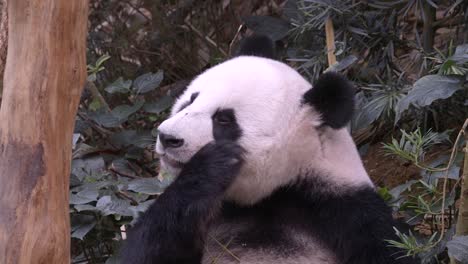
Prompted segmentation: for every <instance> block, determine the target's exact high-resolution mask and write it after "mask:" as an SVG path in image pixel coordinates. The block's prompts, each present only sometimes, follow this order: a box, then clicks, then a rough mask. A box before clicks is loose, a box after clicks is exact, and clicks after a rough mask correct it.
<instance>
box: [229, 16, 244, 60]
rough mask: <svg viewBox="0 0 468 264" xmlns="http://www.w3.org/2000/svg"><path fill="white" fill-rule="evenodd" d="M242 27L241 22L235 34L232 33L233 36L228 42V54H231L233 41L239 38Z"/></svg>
mask: <svg viewBox="0 0 468 264" xmlns="http://www.w3.org/2000/svg"><path fill="white" fill-rule="evenodd" d="M243 28H244V24H241V25H240V26H239V27H238V28H237V32H236V34H235V35H234V37H233V38H232V40H231V42H229V51H228V52H229V55H230V56H232V46H233V45H234V43H235V42H236V40H237V39H238V38H239V35H240V33H241V31H242V29H243Z"/></svg>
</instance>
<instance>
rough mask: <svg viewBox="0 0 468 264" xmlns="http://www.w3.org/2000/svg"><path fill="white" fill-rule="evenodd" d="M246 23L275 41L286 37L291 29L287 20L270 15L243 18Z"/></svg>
mask: <svg viewBox="0 0 468 264" xmlns="http://www.w3.org/2000/svg"><path fill="white" fill-rule="evenodd" d="M243 20H244V23H245V25H246V26H247V27H248V28H250V29H252V30H253V31H255V33H257V34H261V35H266V36H269V37H270V38H271V39H272V40H273V41H277V40H281V39H283V38H284V37H286V36H287V35H288V33H289V30H290V29H291V27H290V25H289V23H288V22H287V21H285V20H282V19H279V18H276V17H270V16H249V17H246V18H244V19H243Z"/></svg>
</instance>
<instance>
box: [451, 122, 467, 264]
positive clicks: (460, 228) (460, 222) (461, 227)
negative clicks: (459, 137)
mask: <svg viewBox="0 0 468 264" xmlns="http://www.w3.org/2000/svg"><path fill="white" fill-rule="evenodd" d="M466 123H467V122H465V125H464V129H463V128H462V130H461V131H463V134H464V135H465V147H464V149H463V151H464V152H465V159H464V164H463V175H462V176H461V177H460V179H458V181H457V183H458V182H460V181H463V184H462V186H461V192H460V193H461V194H460V207H459V209H458V219H457V226H456V232H455V235H457V236H464V235H468V131H467V130H466V128H467V127H466V126H467V124H466ZM450 263H451V264H457V263H460V262H458V261H457V260H456V259H455V258H453V257H450Z"/></svg>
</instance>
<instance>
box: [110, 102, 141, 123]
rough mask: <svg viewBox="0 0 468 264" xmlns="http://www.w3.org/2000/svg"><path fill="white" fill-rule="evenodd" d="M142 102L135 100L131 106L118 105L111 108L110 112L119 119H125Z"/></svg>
mask: <svg viewBox="0 0 468 264" xmlns="http://www.w3.org/2000/svg"><path fill="white" fill-rule="evenodd" d="M144 103H145V102H144V101H137V102H136V103H135V104H134V105H132V106H130V105H119V106H117V107H116V108H114V109H112V111H111V114H112V115H113V116H114V117H116V118H118V119H119V120H124V121H127V119H128V117H129V116H130V115H132V114H134V113H135V112H136V111H138V110H140V108H141V107H142V106H143V104H144Z"/></svg>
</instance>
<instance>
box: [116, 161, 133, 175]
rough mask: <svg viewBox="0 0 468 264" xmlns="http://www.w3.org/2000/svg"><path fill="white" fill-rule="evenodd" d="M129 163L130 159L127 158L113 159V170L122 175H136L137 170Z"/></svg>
mask: <svg viewBox="0 0 468 264" xmlns="http://www.w3.org/2000/svg"><path fill="white" fill-rule="evenodd" d="M128 164H129V163H128V161H127V160H125V159H117V160H114V161H112V164H111V168H112V170H114V171H116V172H117V173H120V174H122V175H130V176H133V177H135V176H136V173H135V171H133V170H132V169H131V168H130V166H129V165H128Z"/></svg>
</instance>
